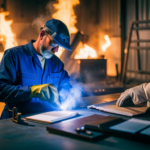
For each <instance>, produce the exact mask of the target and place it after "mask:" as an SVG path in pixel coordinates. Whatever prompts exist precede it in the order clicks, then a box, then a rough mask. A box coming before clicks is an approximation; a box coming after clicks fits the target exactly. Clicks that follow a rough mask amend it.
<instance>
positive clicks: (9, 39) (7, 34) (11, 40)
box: [0, 12, 18, 50]
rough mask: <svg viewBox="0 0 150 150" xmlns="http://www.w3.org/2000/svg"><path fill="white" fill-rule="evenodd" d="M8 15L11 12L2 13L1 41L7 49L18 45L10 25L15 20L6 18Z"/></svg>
mask: <svg viewBox="0 0 150 150" xmlns="http://www.w3.org/2000/svg"><path fill="white" fill-rule="evenodd" d="M8 15H9V12H1V13H0V42H2V44H3V46H4V48H5V50H6V49H8V48H11V47H13V46H17V45H18V44H17V42H16V40H15V34H14V33H13V32H12V29H11V27H10V25H11V24H12V23H13V20H9V21H8V20H6V19H5V17H6V16H8ZM4 43H5V45H4Z"/></svg>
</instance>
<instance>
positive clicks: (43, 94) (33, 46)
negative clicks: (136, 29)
mask: <svg viewBox="0 0 150 150" xmlns="http://www.w3.org/2000/svg"><path fill="white" fill-rule="evenodd" d="M59 46H61V47H63V48H65V49H67V50H69V51H71V46H70V35H69V31H68V28H67V26H66V25H65V24H64V23H63V22H62V21H60V20H57V19H51V20H48V21H47V22H46V24H45V26H44V27H43V28H42V29H41V30H40V34H39V36H38V38H37V40H36V41H35V40H31V41H30V42H29V43H28V44H26V45H22V46H17V47H13V48H10V49H8V50H6V51H5V53H4V55H3V58H2V60H1V63H0V101H1V102H5V104H6V105H5V107H7V108H8V109H12V108H13V107H17V108H18V111H19V112H21V113H22V114H30V113H39V112H46V111H51V110H56V109H59V105H60V96H59V92H60V91H61V90H62V89H63V90H65V92H66V91H67V92H69V89H70V88H71V84H70V77H69V75H68V73H67V72H66V71H65V70H64V64H63V63H62V62H61V60H60V59H59V58H58V57H57V56H56V55H55V52H58V48H59ZM67 92H66V93H67ZM5 110H6V109H4V111H3V113H2V115H1V119H4V118H8V117H9V115H8V112H7V111H5Z"/></svg>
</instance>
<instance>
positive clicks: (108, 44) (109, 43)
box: [102, 35, 111, 52]
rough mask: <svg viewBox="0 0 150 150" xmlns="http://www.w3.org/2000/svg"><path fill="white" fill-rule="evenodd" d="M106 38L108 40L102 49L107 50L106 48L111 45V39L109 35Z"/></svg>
mask: <svg viewBox="0 0 150 150" xmlns="http://www.w3.org/2000/svg"><path fill="white" fill-rule="evenodd" d="M104 39H105V40H106V43H105V44H104V45H103V46H102V51H103V52H105V51H106V49H107V48H108V47H109V46H110V45H111V41H110V39H109V36H108V35H105V36H104Z"/></svg>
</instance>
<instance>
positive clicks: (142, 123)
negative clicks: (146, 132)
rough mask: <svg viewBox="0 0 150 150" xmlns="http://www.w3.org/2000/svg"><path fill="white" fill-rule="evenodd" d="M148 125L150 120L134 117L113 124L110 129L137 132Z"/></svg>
mask: <svg viewBox="0 0 150 150" xmlns="http://www.w3.org/2000/svg"><path fill="white" fill-rule="evenodd" d="M148 125H150V121H146V120H141V119H134V118H132V119H129V120H127V121H125V122H122V123H120V124H117V125H114V126H111V127H110V129H113V130H117V131H124V132H128V133H136V132H138V131H139V130H141V129H143V128H145V127H147V126H148Z"/></svg>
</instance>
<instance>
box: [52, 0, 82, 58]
mask: <svg viewBox="0 0 150 150" xmlns="http://www.w3.org/2000/svg"><path fill="white" fill-rule="evenodd" d="M78 4H80V1H79V0H63V1H62V0H58V3H57V4H53V7H54V8H55V9H56V10H57V11H56V13H54V14H53V15H52V18H54V19H59V20H61V21H63V22H64V23H65V24H66V25H67V27H68V29H69V32H70V34H71V33H76V32H77V31H78V29H77V28H76V27H75V24H76V23H77V20H76V15H75V12H74V9H73V8H74V6H76V5H78ZM59 51H60V52H59V53H57V54H56V55H57V56H58V57H60V56H61V54H62V53H63V51H64V49H59Z"/></svg>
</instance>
